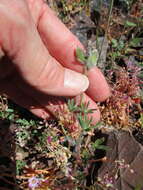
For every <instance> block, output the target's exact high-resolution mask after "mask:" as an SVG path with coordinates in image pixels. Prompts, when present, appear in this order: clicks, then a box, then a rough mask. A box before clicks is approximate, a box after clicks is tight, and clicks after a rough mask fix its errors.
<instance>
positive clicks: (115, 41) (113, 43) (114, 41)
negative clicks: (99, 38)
mask: <svg viewBox="0 0 143 190" xmlns="http://www.w3.org/2000/svg"><path fill="white" fill-rule="evenodd" d="M111 42H112V47H113V48H116V47H117V46H118V42H117V40H116V39H114V38H113V39H112V40H111Z"/></svg>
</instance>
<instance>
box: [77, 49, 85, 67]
mask: <svg viewBox="0 0 143 190" xmlns="http://www.w3.org/2000/svg"><path fill="white" fill-rule="evenodd" d="M76 58H77V60H78V61H79V62H80V63H82V64H84V63H85V62H86V55H85V53H84V51H83V50H82V49H81V48H77V49H76Z"/></svg>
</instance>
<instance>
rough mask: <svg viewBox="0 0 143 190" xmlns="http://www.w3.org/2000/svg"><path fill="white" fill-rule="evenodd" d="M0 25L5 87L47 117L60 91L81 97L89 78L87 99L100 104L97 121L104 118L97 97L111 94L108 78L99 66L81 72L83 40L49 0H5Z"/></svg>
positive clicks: (0, 73)
mask: <svg viewBox="0 0 143 190" xmlns="http://www.w3.org/2000/svg"><path fill="white" fill-rule="evenodd" d="M0 26H1V27H0V57H1V60H0V92H1V93H5V94H7V95H8V96H9V97H10V98H11V99H12V100H13V101H14V102H16V103H17V104H19V105H21V106H23V107H25V108H27V109H28V110H30V111H31V112H32V113H34V114H35V115H37V116H38V117H43V118H44V117H48V116H49V115H50V112H49V111H48V110H49V106H50V105H51V103H50V100H51V99H52V101H53V99H54V100H55V99H56V98H55V97H56V96H69V97H72V96H76V100H77V101H79V96H78V95H79V94H81V93H82V92H83V91H85V90H86V89H87V87H88V79H89V87H88V89H87V90H86V92H85V94H84V97H85V98H84V100H85V101H90V107H91V108H96V111H95V113H94V114H93V116H94V121H95V122H97V121H98V120H99V118H100V112H99V110H98V108H97V105H96V103H95V102H96V101H103V100H105V99H106V98H108V97H109V95H110V90H109V87H108V85H107V82H106V80H105V78H104V76H103V75H102V73H101V71H99V69H98V68H96V67H94V68H92V69H91V70H90V71H89V72H88V79H87V78H86V77H85V76H83V75H81V74H78V73H81V72H82V70H83V68H82V65H80V63H78V62H77V61H76V59H75V49H76V48H77V47H81V48H83V47H82V44H81V43H80V42H79V41H78V39H77V38H76V37H75V36H74V35H73V34H72V33H71V32H70V31H69V30H68V29H67V28H66V27H65V25H64V24H63V23H62V22H61V21H60V20H59V19H58V18H57V17H56V15H55V14H54V13H53V11H52V10H51V9H50V8H49V7H48V6H47V4H46V3H45V2H44V1H42V0H1V1H0ZM71 70H73V71H76V72H72V81H74V80H75V83H74V84H73V83H71V81H70V80H69V81H70V82H69V81H68V80H67V79H66V77H67V76H69V75H68V74H69V73H70V72H71ZM51 95H52V96H54V98H52V97H51ZM55 102H56V101H55ZM58 102H59V101H57V103H55V104H56V106H58Z"/></svg>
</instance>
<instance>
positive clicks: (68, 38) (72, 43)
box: [38, 4, 110, 101]
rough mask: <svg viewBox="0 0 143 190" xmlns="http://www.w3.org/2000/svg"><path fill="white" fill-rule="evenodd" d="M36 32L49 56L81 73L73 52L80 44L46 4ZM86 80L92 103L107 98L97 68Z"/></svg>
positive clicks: (106, 89)
mask: <svg viewBox="0 0 143 190" xmlns="http://www.w3.org/2000/svg"><path fill="white" fill-rule="evenodd" d="M38 31H39V33H40V36H41V38H42V40H43V41H44V43H45V45H46V47H47V48H48V50H49V52H50V54H51V55H52V56H53V57H55V58H56V59H57V60H58V61H59V62H60V63H61V64H62V65H63V66H65V67H67V68H69V69H72V70H75V71H78V72H82V71H83V67H82V65H81V64H80V63H79V62H78V61H77V60H76V58H75V50H76V48H77V47H80V48H83V46H82V44H81V43H80V42H79V40H78V39H77V38H76V36H74V35H73V34H72V33H71V32H70V31H69V30H68V29H67V28H66V26H65V25H64V24H63V23H62V22H61V21H60V20H59V19H58V18H57V16H56V15H55V14H54V12H53V11H52V10H51V9H50V8H49V7H48V6H47V5H46V4H45V5H44V7H43V13H42V15H41V17H40V19H39V23H38ZM88 78H89V81H90V85H89V88H88V90H87V94H88V95H89V96H90V97H91V98H92V99H93V100H94V101H103V100H105V99H106V98H107V97H109V95H110V90H109V86H108V84H107V82H106V80H105V78H104V76H103V74H102V73H101V71H100V70H99V69H98V68H97V67H94V68H92V69H91V70H90V71H89V72H88Z"/></svg>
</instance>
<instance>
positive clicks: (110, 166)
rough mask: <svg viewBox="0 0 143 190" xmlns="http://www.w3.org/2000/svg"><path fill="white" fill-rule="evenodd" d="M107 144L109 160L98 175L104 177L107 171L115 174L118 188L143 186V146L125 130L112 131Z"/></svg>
mask: <svg viewBox="0 0 143 190" xmlns="http://www.w3.org/2000/svg"><path fill="white" fill-rule="evenodd" d="M107 146H108V147H109V150H107V153H106V156H107V159H108V161H107V162H105V163H103V164H102V166H101V168H100V169H99V170H98V177H100V178H102V179H104V176H105V174H106V173H108V174H109V175H111V176H113V177H114V179H115V181H114V186H115V188H116V189H118V190H134V189H135V187H136V186H137V185H140V186H141V187H142V188H143V146H142V145H141V144H140V143H138V142H137V141H136V140H135V139H134V137H133V136H132V135H131V134H130V133H128V132H123V131H122V132H110V133H109V137H108V140H107ZM123 160H124V164H123V165H122V163H123V162H122V161H123ZM117 163H118V164H117ZM117 165H118V166H117Z"/></svg>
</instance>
